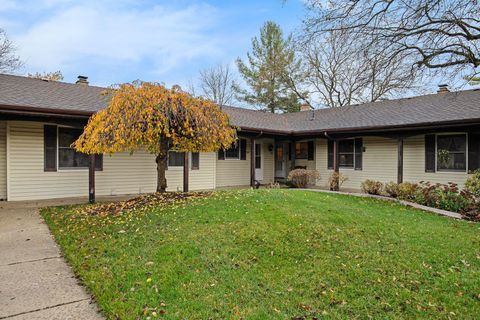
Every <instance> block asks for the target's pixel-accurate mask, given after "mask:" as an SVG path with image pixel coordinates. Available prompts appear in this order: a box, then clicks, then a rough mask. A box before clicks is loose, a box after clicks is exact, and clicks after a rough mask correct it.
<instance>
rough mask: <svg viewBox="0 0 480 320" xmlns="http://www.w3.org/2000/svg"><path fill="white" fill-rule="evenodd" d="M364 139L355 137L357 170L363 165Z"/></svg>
mask: <svg viewBox="0 0 480 320" xmlns="http://www.w3.org/2000/svg"><path fill="white" fill-rule="evenodd" d="M362 156H363V139H362V138H355V170H362V167H363V157H362Z"/></svg>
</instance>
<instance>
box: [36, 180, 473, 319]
mask: <svg viewBox="0 0 480 320" xmlns="http://www.w3.org/2000/svg"><path fill="white" fill-rule="evenodd" d="M42 214H43V216H44V218H45V220H46V221H47V223H48V225H49V226H50V229H51V230H52V232H53V234H54V235H55V238H56V240H57V242H58V243H59V244H60V246H61V247H62V248H63V251H64V253H65V256H66V258H67V259H68V261H69V262H70V264H71V265H72V266H73V268H74V270H75V272H76V274H77V275H78V276H79V278H80V279H82V281H83V282H84V284H85V285H86V286H87V287H88V289H89V291H90V292H91V293H92V295H93V296H94V297H95V299H96V300H97V302H98V304H99V306H100V308H101V309H102V310H103V312H104V314H105V315H106V316H107V318H109V319H146V318H147V317H151V319H154V317H155V316H156V317H157V318H161V319H316V318H323V317H325V318H329V319H330V318H333V319H335V318H336V319H345V318H350V319H366V318H381V319H386V318H397V319H405V318H412V319H415V318H425V319H427V318H428V319H430V318H444V319H447V318H457V319H474V318H477V319H478V316H479V315H480V224H478V223H471V222H465V221H456V220H452V219H449V218H445V217H439V216H435V215H433V214H429V213H425V212H421V211H418V210H413V209H408V208H406V207H403V206H400V205H398V204H395V203H391V202H385V201H381V200H374V199H366V198H356V197H349V196H343V195H332V194H324V193H316V192H306V191H299V190H280V189H275V190H274V189H272V190H244V191H225V192H217V193H215V194H214V195H213V196H211V197H208V198H203V199H193V200H189V201H187V202H186V203H185V204H181V205H178V204H176V205H169V206H168V207H165V208H152V209H149V210H147V211H145V212H133V213H128V214H122V215H116V216H103V217H102V216H92V215H86V214H79V213H78V209H77V210H76V209H74V208H72V207H63V208H50V209H45V210H44V211H43V212H42ZM154 312H156V315H155V314H154Z"/></svg>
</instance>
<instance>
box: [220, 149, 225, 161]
mask: <svg viewBox="0 0 480 320" xmlns="http://www.w3.org/2000/svg"><path fill="white" fill-rule="evenodd" d="M218 160H225V150H223V149H220V150H218Z"/></svg>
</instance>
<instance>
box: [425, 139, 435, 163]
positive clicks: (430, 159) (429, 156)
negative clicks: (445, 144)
mask: <svg viewBox="0 0 480 320" xmlns="http://www.w3.org/2000/svg"><path fill="white" fill-rule="evenodd" d="M425 172H435V135H434V134H427V135H425Z"/></svg>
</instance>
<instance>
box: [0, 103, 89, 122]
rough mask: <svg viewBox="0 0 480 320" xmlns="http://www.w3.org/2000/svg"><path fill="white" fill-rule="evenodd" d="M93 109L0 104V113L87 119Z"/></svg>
mask: <svg viewBox="0 0 480 320" xmlns="http://www.w3.org/2000/svg"><path fill="white" fill-rule="evenodd" d="M94 113H95V112H94V111H81V110H65V109H51V108H36V107H27V106H18V105H0V114H11V115H26V116H55V117H62V118H82V119H88V118H89V117H90V116H91V115H93V114H94Z"/></svg>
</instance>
